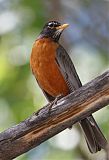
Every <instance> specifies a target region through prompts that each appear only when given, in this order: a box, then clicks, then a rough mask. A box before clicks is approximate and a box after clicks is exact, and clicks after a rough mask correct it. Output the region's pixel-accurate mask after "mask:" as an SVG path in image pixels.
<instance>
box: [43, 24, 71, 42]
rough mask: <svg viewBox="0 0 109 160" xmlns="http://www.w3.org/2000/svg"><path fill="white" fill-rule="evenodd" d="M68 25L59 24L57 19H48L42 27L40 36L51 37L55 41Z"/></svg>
mask: <svg viewBox="0 0 109 160" xmlns="http://www.w3.org/2000/svg"><path fill="white" fill-rule="evenodd" d="M68 26H69V25H68V24H61V23H59V22H57V21H50V22H48V23H46V24H45V26H44V27H43V30H42V32H41V36H42V37H47V38H52V39H53V40H54V41H55V42H57V41H58V40H59V38H60V35H61V33H62V32H63V30H64V29H65V28H67V27H68Z"/></svg>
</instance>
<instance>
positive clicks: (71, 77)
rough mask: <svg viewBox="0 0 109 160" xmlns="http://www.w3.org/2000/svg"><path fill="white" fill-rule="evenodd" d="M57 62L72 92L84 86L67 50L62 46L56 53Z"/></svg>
mask: <svg viewBox="0 0 109 160" xmlns="http://www.w3.org/2000/svg"><path fill="white" fill-rule="evenodd" d="M56 62H57V64H58V67H59V69H60V71H61V73H62V75H63V77H64V79H65V81H66V83H67V85H68V87H69V89H70V92H72V91H74V90H76V89H78V88H80V87H81V86H82V84H81V81H80V79H79V77H78V74H77V72H76V70H75V67H74V65H73V63H72V61H71V58H70V57H69V55H68V53H67V52H66V51H65V49H64V48H63V47H62V46H61V45H60V46H59V47H58V48H57V52H56Z"/></svg>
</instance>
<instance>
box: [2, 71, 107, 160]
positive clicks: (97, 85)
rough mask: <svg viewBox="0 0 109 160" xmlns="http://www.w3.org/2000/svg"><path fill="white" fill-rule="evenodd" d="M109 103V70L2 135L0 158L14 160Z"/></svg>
mask: <svg viewBox="0 0 109 160" xmlns="http://www.w3.org/2000/svg"><path fill="white" fill-rule="evenodd" d="M108 104H109V71H107V72H105V73H104V74H102V75H101V76H99V77H97V78H96V79H94V80H92V81H91V82H89V83H87V84H86V85H84V86H83V87H81V88H80V89H78V90H76V91H74V92H73V93H71V94H70V95H68V96H66V97H64V98H62V99H60V100H59V101H58V102H57V104H55V105H53V107H52V108H51V110H50V112H49V108H50V104H48V105H46V106H45V107H43V108H42V109H40V110H39V111H38V112H36V113H34V114H33V115H32V116H31V117H29V118H28V119H26V120H25V121H23V122H21V123H20V124H18V125H16V126H14V127H11V128H9V129H7V130H6V131H4V132H2V133H0V159H2V160H11V159H13V158H15V157H17V156H19V155H21V154H23V153H25V152H27V151H29V150H30V149H32V148H34V147H36V146H38V145H39V144H41V143H42V142H44V141H46V140H47V139H49V138H51V137H53V136H54V135H56V134H57V133H59V132H61V131H63V130H64V129H66V128H68V127H71V126H72V125H73V124H74V123H76V122H78V121H80V120H81V119H83V118H85V117H87V116H88V115H90V114H92V113H93V112H96V111H97V110H99V109H101V108H103V107H104V106H106V105H108Z"/></svg>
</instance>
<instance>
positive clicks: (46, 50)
mask: <svg viewBox="0 0 109 160" xmlns="http://www.w3.org/2000/svg"><path fill="white" fill-rule="evenodd" d="M58 46H59V44H57V43H55V42H53V41H51V40H50V39H48V38H43V39H40V40H37V41H36V42H35V44H34V46H33V49H32V54H31V59H30V65H31V68H32V71H33V73H34V76H35V78H36V79H37V81H38V83H39V85H40V87H41V88H42V89H44V90H45V91H46V92H47V93H49V94H50V95H52V96H54V97H55V96H57V95H59V94H63V95H67V94H68V92H69V89H68V86H67V84H66V82H65V80H64V78H63V76H62V74H61V72H60V70H59V68H58V66H57V64H56V61H55V56H56V49H57V47H58Z"/></svg>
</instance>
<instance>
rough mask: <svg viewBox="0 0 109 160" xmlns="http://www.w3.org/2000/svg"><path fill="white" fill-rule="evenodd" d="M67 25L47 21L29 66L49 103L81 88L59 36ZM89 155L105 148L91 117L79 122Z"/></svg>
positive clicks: (101, 135)
mask: <svg viewBox="0 0 109 160" xmlns="http://www.w3.org/2000/svg"><path fill="white" fill-rule="evenodd" d="M68 26H69V24H66V23H65V24H61V23H60V22H58V21H54V20H52V21H49V22H47V23H46V24H45V25H44V27H43V29H42V31H41V33H40V34H39V36H38V37H37V39H36V41H35V43H34V44H33V48H32V52H31V56H30V67H31V70H32V72H33V75H34V76H35V79H36V81H37V83H38V85H39V87H40V88H41V89H42V91H43V93H44V95H45V97H46V98H47V100H48V101H49V102H52V101H54V100H55V99H56V97H58V96H59V95H61V96H62V97H64V96H66V95H68V94H70V93H71V92H73V91H74V90H76V89H78V88H80V87H82V83H81V81H80V78H79V76H78V74H77V72H76V69H75V66H74V64H73V62H72V60H71V58H70V56H69V55H68V53H67V51H66V50H65V49H64V47H63V46H62V45H61V44H60V43H59V39H60V36H61V34H62V32H63V31H64V29H66V28H67V27H68ZM79 124H80V126H81V128H82V130H83V132H84V135H85V139H86V143H87V146H88V148H89V151H90V152H91V153H96V152H98V151H100V150H101V149H106V146H107V140H106V138H105V136H104V135H103V133H102V131H101V130H100V128H99V126H98V125H97V123H96V121H95V119H94V117H93V116H92V115H90V116H88V117H86V118H84V119H83V120H81V121H80V122H79Z"/></svg>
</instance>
